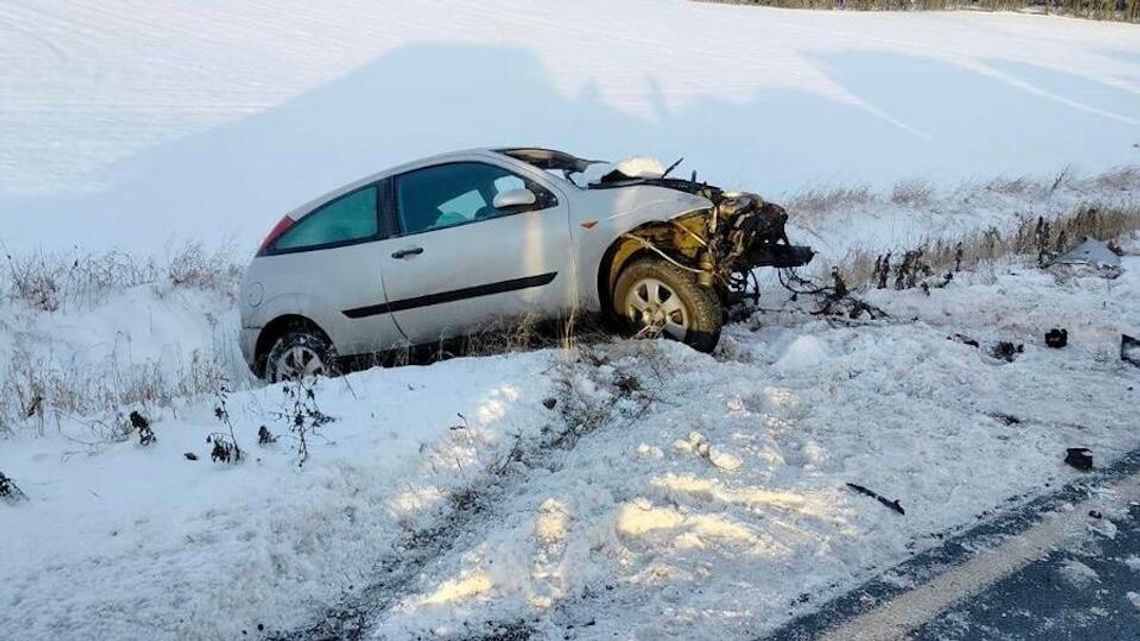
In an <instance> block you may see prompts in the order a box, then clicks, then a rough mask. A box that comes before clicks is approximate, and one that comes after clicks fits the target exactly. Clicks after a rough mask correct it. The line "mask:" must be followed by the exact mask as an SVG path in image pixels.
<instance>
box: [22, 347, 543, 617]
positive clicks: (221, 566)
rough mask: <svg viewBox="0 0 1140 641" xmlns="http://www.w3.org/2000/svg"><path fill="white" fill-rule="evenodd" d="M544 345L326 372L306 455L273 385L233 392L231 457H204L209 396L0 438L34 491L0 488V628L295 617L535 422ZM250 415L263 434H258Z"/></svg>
mask: <svg viewBox="0 0 1140 641" xmlns="http://www.w3.org/2000/svg"><path fill="white" fill-rule="evenodd" d="M549 358H550V357H549V354H547V353H542V352H536V353H531V354H524V355H516V356H511V357H489V358H479V359H460V360H454V361H449V362H447V363H443V364H439V365H436V366H432V367H429V368H421V367H405V368H400V369H395V370H384V371H376V372H370V373H362V374H357V375H352V376H348V377H345V378H343V379H339V380H326V381H322V382H321V384H320V387H319V388H318V389H317V390H316V399H317V403H318V406H319V407H320V409H321V410H322V411H323V412H325V413H327V414H330V415H332V416H333V417H335V418H336V420H335V421H334V422H332V423H329V424H328V425H325V426H324V427H323V428H322V429H321V430H320V431H319V433H318V434H316V435H310V437H309V443H310V447H311V448H312V453H311V457H310V458H309V460H308V462H306V463H305V465H304V467H298V464H297V461H298V456H297V453H296V440H295V439H294V438H293V437H292V436H291V434H290V432H289V430H288V423H289V420H290V419H289V402H288V400H287V399H286V398H285V397H284V396H283V395H282V387H280V386H273V387H267V388H263V389H260V390H257V391H254V392H239V393H235V394H232V395H231V396H230V398H229V401H228V410H229V412H230V414H231V416H232V417H233V421H234V423H235V431H236V434H237V440H238V443H239V445H240V446H241V447H242V449H243V450H244V451H245V452H246V460H245V461H244V462H242V463H241V464H238V465H227V464H224V463H217V462H212V461H210V459H209V452H210V446H209V445H208V444H207V443H206V438H207V436H208V435H209V434H210V433H212V432H218V431H221V432H226V429H225V428H224V426H222V425H221V424H219V423H218V421H217V420H216V419H215V417H214V416H213V404H212V403H211V402H209V401H204V402H200V403H198V404H196V405H193V406H191V407H189V408H183V409H182V410H181V411H179V412H178V413H177V414H176V415H174V414H171V413H165V414H160V415H152V416H151V418H152V419H153V424H152V426H153V429H154V431H155V433H156V435H157V438H158V441H157V443H156V444H154V445H151V446H149V447H146V448H144V447H141V446H140V445H139V444H138V443H137V442H134V441H129V442H119V443H108V442H101V443H94V444H90V439H91V438H92V437H91V436H90V435H88V436H87V439H88V441H87V442H84V441H81V440H79V439H80V438H81V437H82V436H83V425H82V423H80V424H76V425H67V426H65V430H66V433H67V434H70V435H71V436H70V437H65V436H64V435H60V434H56V433H54V431H53V432H49V434H48V435H47V436H46V437H42V438H18V439H9V440H6V441H4V444H3V448H0V469H3V471H4V472H5V473H6V474H9V475H10V476H12V477H13V478H14V479H18V482H19V484H20V486H21V488H23V489H24V490H25V491H26V492H27V493H28V495H29V497H30V500H29V501H28V502H26V503H24V504H22V505H21V506H20V507H19V509H14V508H13V509H9V508H8V506H0V507H3V508H4V516H3V518H4V530H5V540H6V543H5V545H4V546H2V548H0V574H2V575H3V576H4V581H3V582H2V585H0V603H3V604H4V607H0V637H3V638H5V639H27V640H34V639H57V640H64V639H90V638H95V637H97V638H105V639H124V640H125V639H236V638H240V637H241V636H242V634H243V631H249V632H250V633H253V631H254V630H256V627H257V625H258V624H259V623H261V624H264V625H267V626H271V627H272V628H288V627H293V626H299V625H301V624H303V623H305V622H306V621H307V620H309V619H311V618H312V617H313V616H315V614H316V613H317V612H318V611H319V609H320V606H321V604H332V603H334V602H336V601H337V600H338V599H339V598H341V597H342V596H343V595H344V594H348V593H351V592H352V591H353V589H354V586H355V587H356V588H360V587H362V586H364V585H366V584H367V583H368V581H369V580H371V578H372V577H373V572H374V571H375V566H376V563H377V562H378V561H379V560H380V559H381V558H383V557H384V556H385V555H399V554H401V552H400V546H405V545H409V543H408V542H407V540H406V536H407V535H408V534H409V533H411V532H413V531H415V530H417V529H419V528H422V527H424V526H425V524H428V523H430V522H431V519H432V518H433V517H434V516H435V515H436V514H437V513H439V512H440V511H441V510H443V509H444V508H446V506H447V505H448V502H449V501H450V500H452V499H451V497H452V495H453V493H455V492H460V491H462V490H464V488H465V487H466V486H467V484H469V483H470V482H471V481H472V479H478V478H479V477H480V475H481V474H482V473H483V472H484V470H485V469H486V468H487V466H488V465H491V464H493V463H494V462H495V461H498V460H501V459H502V458H503V457H504V456H505V455H506V453H507V452H508V451H509V450H510V448H511V446H512V444H513V443H514V442H515V439H516V438H519V437H526V436H528V435H531V434H534V433H535V432H536V431H537V430H539V429H540V428H541V427H542V426H543V425H544V424H546V422H547V420H548V417H549V415H550V413H549V411H548V410H546V409H545V408H544V407H543V406H542V404H541V401H542V400H543V399H544V398H545V396H546V395H548V394H549V389H548V387H549V386H550V381H549V379H548V378H547V377H545V376H543V372H544V370H546V369H547V368H549V366H550V364H549ZM459 415H462V418H461V417H460V416H459ZM261 425H266V426H268V427H269V429H270V430H271V431H272V432H273V433H275V434H276V436H277V441H276V442H275V443H272V444H269V445H264V446H259V445H257V432H258V428H259V427H260V426H261ZM186 452H190V453H195V454H196V455H197V456H198V460H196V461H191V460H187V459H186V458H185V457H184V453H186ZM467 596H468V597H469V596H470V594H467Z"/></svg>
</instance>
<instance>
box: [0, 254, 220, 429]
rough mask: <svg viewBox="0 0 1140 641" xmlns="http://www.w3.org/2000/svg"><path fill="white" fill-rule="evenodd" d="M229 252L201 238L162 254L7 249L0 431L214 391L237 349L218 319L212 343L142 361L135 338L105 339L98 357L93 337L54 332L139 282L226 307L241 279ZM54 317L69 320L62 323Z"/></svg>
mask: <svg viewBox="0 0 1140 641" xmlns="http://www.w3.org/2000/svg"><path fill="white" fill-rule="evenodd" d="M232 256H233V254H232V252H231V251H230V250H229V249H228V248H224V247H223V248H221V249H218V250H216V251H212V252H209V251H206V250H204V249H203V247H202V245H200V244H194V243H191V244H187V245H185V246H183V247H181V248H179V249H177V250H175V251H173V252H171V253H170V254H168V255H167V256H166V257H165V258H163V259H160V258H156V257H141V258H140V257H138V256H132V255H129V254H126V253H123V252H118V251H108V252H98V253H83V252H79V251H72V252H61V253H44V252H37V253H29V254H24V255H7V256H6V260H7V267H8V269H7V271H6V272H2V271H0V292H2V293H3V298H2V299H0V337H3V339H4V341H3V342H0V345H3V350H2V351H0V356H3V359H4V362H3V365H0V434H3V433H11V432H13V431H14V426H29V425H30V426H33V427H34V428H35V429H37V430H39V431H41V432H42V430H43V429H44V426H45V423H49V422H52V421H54V422H55V423H56V424H58V423H59V422H60V421H61V419H63V418H65V417H84V418H85V419H86V420H89V421H91V420H94V421H95V423H97V424H102V423H103V422H105V421H106V420H107V419H106V417H108V416H115V415H117V414H118V413H120V412H121V411H122V408H130V407H142V408H153V407H168V406H173V405H174V403H175V402H176V400H177V399H179V398H184V397H194V396H197V395H201V394H204V393H209V392H211V391H213V390H214V389H215V388H216V386H217V384H218V381H219V380H220V379H221V377H223V376H224V375H225V373H226V372H227V371H230V370H231V369H232V364H231V363H229V362H227V361H228V360H229V358H230V357H229V354H230V353H231V352H232V350H229V349H226V348H227V347H228V346H229V345H228V343H227V341H225V340H220V339H221V338H224V336H225V332H226V331H228V328H218V327H216V326H214V325H215V323H216V321H215V319H214V318H213V317H212V316H209V315H207V319H206V320H207V322H209V323H210V324H211V325H212V326H213V330H212V331H213V332H214V334H215V339H214V340H213V341H212V343H213V344H211V345H200V346H194V347H193V348H192V349H190V350H189V351H188V353H185V354H182V353H175V352H177V351H178V350H173V351H171V350H166V351H165V352H164V354H163V356H161V357H155V358H148V359H139V360H136V359H134V358H132V357H131V346H130V343H131V337H130V336H127V335H117V336H107V337H104V338H103V340H104V341H105V342H106V343H109V344H110V345H111V348H110V353H109V354H107V355H106V356H105V357H101V358H100V357H95V358H94V360H93V359H92V357H91V356H90V354H91V351H90V350H92V349H96V350H98V349H100V348H98V347H96V345H93V344H92V343H91V342H90V340H91V339H83V338H79V342H78V344H77V343H76V340H77V338H78V337H81V336H83V334H82V333H80V334H76V333H75V332H70V331H68V332H60V333H58V334H57V333H56V332H57V331H59V330H60V324H61V323H62V326H64V327H67V326H71V325H74V324H75V323H76V322H77V321H78V319H81V318H82V314H83V312H87V311H90V310H95V309H97V308H100V307H102V306H104V305H107V304H108V302H107V301H108V297H110V296H112V295H114V294H118V293H122V292H125V291H128V290H130V289H132V288H137V287H149V288H151V289H150V292H151V293H152V294H153V295H154V296H157V297H163V296H167V295H169V294H171V293H172V292H175V291H179V290H187V289H193V290H201V291H206V292H209V293H212V294H214V295H217V296H218V297H220V298H221V300H220V301H219V305H220V306H222V307H224V306H226V305H228V304H230V302H231V301H233V300H235V299H236V293H237V286H238V282H239V278H240V275H241V267H240V266H239V265H238V264H237V263H235V262H234V260H233V259H232ZM57 315H62V319H61V320H58V321H57V320H55V318H56V316H57ZM160 338H165V339H170V340H177V339H178V338H179V337H177V336H169V337H160ZM112 422H113V421H112ZM104 431H105V432H107V433H108V434H109V433H110V432H114V430H109V431H107V430H104ZM102 436H107V434H102Z"/></svg>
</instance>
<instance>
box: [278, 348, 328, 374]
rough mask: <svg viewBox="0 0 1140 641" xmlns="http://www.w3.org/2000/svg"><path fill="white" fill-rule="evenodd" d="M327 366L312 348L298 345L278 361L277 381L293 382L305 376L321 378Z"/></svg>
mask: <svg viewBox="0 0 1140 641" xmlns="http://www.w3.org/2000/svg"><path fill="white" fill-rule="evenodd" d="M324 373H325V364H324V362H323V361H321V357H320V355H318V354H317V352H316V351H314V350H313V349H312V348H311V347H306V346H304V345H297V346H295V347H293V348H291V349H289V350H287V351H286V352H285V353H284V354H282V355H281V357H280V358H278V359H277V380H282V381H293V380H297V379H298V378H302V377H305V376H320V375H322V374H324Z"/></svg>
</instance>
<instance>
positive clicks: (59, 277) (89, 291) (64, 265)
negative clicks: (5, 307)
mask: <svg viewBox="0 0 1140 641" xmlns="http://www.w3.org/2000/svg"><path fill="white" fill-rule="evenodd" d="M5 258H6V260H7V267H8V269H7V272H6V273H0V292H3V293H4V294H5V295H6V297H7V298H8V299H9V300H11V301H14V302H17V303H22V304H23V305H26V306H27V307H29V308H31V309H34V310H39V311H45V312H54V311H58V310H60V309H63V308H72V309H90V308H91V307H93V306H95V305H98V304H101V303H102V302H103V301H104V300H105V299H106V297H107V296H109V295H111V294H115V293H120V292H123V291H126V290H128V289H131V288H134V287H139V286H142V285H152V286H153V287H154V288H155V292H156V293H158V294H160V295H161V294H165V293H168V292H169V291H171V290H172V289H177V288H189V289H199V290H205V291H212V292H215V293H219V294H224V295H227V296H229V297H231V298H233V297H235V296H236V292H237V287H238V283H239V281H240V278H241V273H242V266H241V265H240V264H239V263H237V262H235V261H234V258H233V252H232V251H231V250H230V248H228V247H221V248H218V249H216V250H214V251H212V252H209V251H206V250H205V249H204V248H203V246H202V245H201V243H187V244H186V245H183V246H182V247H180V248H178V249H177V250H175V251H173V252H172V253H170V254H169V255H168V256H166V258H165V259H164V260H160V259H157V258H155V257H153V256H148V257H138V256H133V255H130V254H127V253H124V252H121V251H116V250H112V251H104V252H80V251H78V250H73V251H69V252H58V253H46V252H33V253H27V254H7V255H6V256H5Z"/></svg>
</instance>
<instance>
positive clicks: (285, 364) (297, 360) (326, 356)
mask: <svg viewBox="0 0 1140 641" xmlns="http://www.w3.org/2000/svg"><path fill="white" fill-rule="evenodd" d="M336 362H337V358H336V351H335V350H334V349H333V346H332V344H331V343H329V340H328V339H327V338H325V337H324V336H323V335H321V334H318V333H314V332H310V331H306V330H304V329H294V330H289V331H287V332H285V333H284V334H282V335H281V336H279V337H278V338H277V340H276V341H274V342H273V347H271V348H270V349H269V356H268V357H267V358H266V361H265V380H266V381H267V382H269V383H279V382H281V381H291V380H296V379H297V378H300V377H301V376H336V375H337V374H339V370H338V369H337V365H336Z"/></svg>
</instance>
